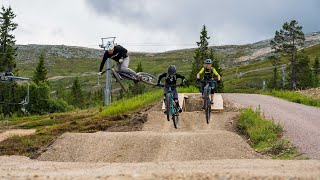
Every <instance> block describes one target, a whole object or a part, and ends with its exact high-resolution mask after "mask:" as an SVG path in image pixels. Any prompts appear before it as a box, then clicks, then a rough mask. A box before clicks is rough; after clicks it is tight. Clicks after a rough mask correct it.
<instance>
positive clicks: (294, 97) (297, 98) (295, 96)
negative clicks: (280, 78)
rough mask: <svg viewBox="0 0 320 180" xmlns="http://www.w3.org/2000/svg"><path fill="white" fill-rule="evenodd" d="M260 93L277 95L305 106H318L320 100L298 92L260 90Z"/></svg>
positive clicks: (319, 105)
mask: <svg viewBox="0 0 320 180" xmlns="http://www.w3.org/2000/svg"><path fill="white" fill-rule="evenodd" d="M262 94H265V95H270V96H274V97H278V98H281V99H285V100H287V101H290V102H295V103H299V104H304V105H307V106H314V107H320V100H319V99H312V98H310V97H307V96H304V95H302V94H300V93H298V92H293V91H269V92H262Z"/></svg>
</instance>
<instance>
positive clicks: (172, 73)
mask: <svg viewBox="0 0 320 180" xmlns="http://www.w3.org/2000/svg"><path fill="white" fill-rule="evenodd" d="M164 77H165V85H176V84H177V79H178V78H180V79H182V82H181V84H180V86H183V83H184V80H185V77H184V76H182V75H180V74H178V73H176V67H175V66H174V65H171V66H169V68H168V72H167V73H163V74H161V75H160V76H159V79H158V84H157V86H160V81H161V79H162V78H164ZM168 91H169V88H168V87H166V86H164V102H165V96H166V94H167V93H168ZM171 91H172V95H173V100H174V101H175V103H176V104H177V107H178V110H179V113H181V112H182V109H181V107H180V105H179V101H178V91H177V88H176V87H174V86H173V87H171ZM164 113H166V111H165V112H164Z"/></svg>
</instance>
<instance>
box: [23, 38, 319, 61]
mask: <svg viewBox="0 0 320 180" xmlns="http://www.w3.org/2000/svg"><path fill="white" fill-rule="evenodd" d="M305 37H306V41H305V47H310V46H313V45H316V44H320V32H313V33H309V34H306V35H305ZM270 41H271V39H267V40H263V41H259V42H256V43H252V44H245V45H224V46H212V47H213V48H214V50H215V52H216V53H218V54H222V57H221V59H224V62H225V63H226V64H229V63H231V62H232V64H241V63H244V62H248V61H252V60H257V59H264V58H265V57H267V56H270V54H271V52H272V50H271V46H270ZM97 46H98V45H97ZM17 47H18V56H17V62H18V63H19V64H25V63H34V62H35V61H36V60H37V59H38V56H39V54H40V52H42V51H44V52H45V53H46V55H47V57H48V58H59V57H60V58H65V59H70V58H73V59H89V60H90V59H100V58H101V57H102V56H103V50H99V49H93V48H86V47H77V46H65V45H36V44H29V45H17ZM193 50H194V49H181V50H174V51H170V53H172V52H179V51H193ZM129 51H130V50H129ZM163 53H167V52H163ZM132 54H144V55H145V56H149V55H150V54H162V53H134V52H133V53H132ZM222 63H223V62H222Z"/></svg>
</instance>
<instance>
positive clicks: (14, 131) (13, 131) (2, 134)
mask: <svg viewBox="0 0 320 180" xmlns="http://www.w3.org/2000/svg"><path fill="white" fill-rule="evenodd" d="M35 132H36V129H10V130H6V131H3V132H0V142H1V141H3V140H5V139H7V138H9V137H11V136H15V135H18V136H25V135H30V134H33V133H35Z"/></svg>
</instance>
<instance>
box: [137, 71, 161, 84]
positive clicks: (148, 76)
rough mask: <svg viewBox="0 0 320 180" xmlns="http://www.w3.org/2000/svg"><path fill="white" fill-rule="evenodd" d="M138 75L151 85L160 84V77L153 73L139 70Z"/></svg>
mask: <svg viewBox="0 0 320 180" xmlns="http://www.w3.org/2000/svg"><path fill="white" fill-rule="evenodd" d="M137 75H138V77H139V76H140V77H141V81H142V82H144V83H146V84H150V85H157V84H158V78H157V77H156V76H154V75H152V74H149V73H145V72H138V73H137Z"/></svg>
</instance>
